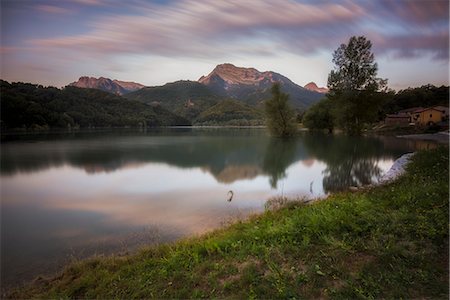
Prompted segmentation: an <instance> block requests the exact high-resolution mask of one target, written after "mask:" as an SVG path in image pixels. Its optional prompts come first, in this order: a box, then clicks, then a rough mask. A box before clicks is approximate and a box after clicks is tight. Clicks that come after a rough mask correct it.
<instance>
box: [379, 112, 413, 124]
mask: <svg viewBox="0 0 450 300" xmlns="http://www.w3.org/2000/svg"><path fill="white" fill-rule="evenodd" d="M410 122H411V116H410V115H409V114H406V113H398V114H392V115H386V118H385V119H384V123H385V124H386V125H408V124H409V123H410Z"/></svg>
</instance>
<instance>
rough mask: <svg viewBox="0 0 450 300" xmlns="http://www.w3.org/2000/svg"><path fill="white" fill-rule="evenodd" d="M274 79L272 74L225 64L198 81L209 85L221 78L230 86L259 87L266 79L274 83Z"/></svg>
mask: <svg viewBox="0 0 450 300" xmlns="http://www.w3.org/2000/svg"><path fill="white" fill-rule="evenodd" d="M272 77H273V76H272V72H260V71H258V70H256V69H255V68H243V67H236V66H235V65H233V64H230V63H225V64H220V65H217V66H216V67H215V68H214V70H212V72H211V73H209V74H208V75H207V76H202V77H200V79H199V80H198V81H199V82H200V83H203V84H206V85H208V84H210V83H211V81H213V80H217V79H218V78H220V79H222V80H223V81H224V82H225V83H226V84H228V85H233V84H244V85H258V84H259V83H260V82H261V81H262V80H264V79H267V80H269V81H272V82H273V79H272Z"/></svg>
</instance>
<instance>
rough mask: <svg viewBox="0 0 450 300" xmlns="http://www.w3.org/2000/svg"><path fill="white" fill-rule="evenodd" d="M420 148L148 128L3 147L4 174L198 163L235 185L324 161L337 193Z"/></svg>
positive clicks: (393, 142) (328, 186) (328, 182)
mask: <svg viewBox="0 0 450 300" xmlns="http://www.w3.org/2000/svg"><path fill="white" fill-rule="evenodd" d="M414 147H415V145H408V144H407V143H406V142H405V140H400V142H399V140H398V139H395V138H384V139H378V138H351V137H345V136H327V135H312V134H304V135H303V136H301V137H299V138H296V139H291V140H281V139H276V138H270V137H268V136H267V135H266V134H265V132H264V130H224V129H221V130H192V129H184V130H181V131H180V130H168V131H162V132H150V133H145V132H142V133H138V132H131V133H130V132H128V133H117V132H116V133H114V132H113V133H101V134H93V133H90V134H83V133H77V134H71V135H63V136H62V137H57V138H55V137H54V136H53V137H44V139H43V140H39V139H37V140H36V139H35V140H34V141H33V142H32V143H30V140H28V141H27V142H17V141H12V142H7V143H3V145H2V152H1V162H2V164H1V174H2V175H14V174H16V173H17V172H33V171H39V170H43V169H47V168H51V167H57V166H62V165H66V164H68V165H70V166H73V167H78V168H82V169H84V170H85V171H86V172H87V173H89V174H94V173H98V172H112V171H115V170H117V169H122V168H134V167H136V166H139V165H141V164H146V163H151V162H160V163H166V164H169V165H172V166H176V167H179V168H194V167H199V168H202V169H203V170H206V171H208V172H210V173H211V174H212V175H213V176H214V177H215V178H216V180H218V181H219V182H223V183H231V182H234V181H236V180H240V179H252V178H255V177H257V176H259V175H268V176H269V177H270V183H271V186H272V187H274V188H276V186H277V182H278V181H279V180H280V179H282V178H283V177H285V176H286V169H287V168H288V167H289V166H290V165H291V164H293V163H294V162H296V161H299V160H303V161H307V162H311V159H314V158H316V159H319V160H321V161H323V162H325V163H326V164H327V165H328V167H327V169H326V171H325V173H324V175H325V178H324V188H325V190H326V191H335V190H340V189H342V188H345V187H348V186H351V185H361V184H366V183H370V182H371V180H372V179H373V178H374V177H377V176H379V175H380V170H379V169H377V166H376V162H377V160H378V159H382V158H386V159H391V158H395V157H398V156H400V155H401V154H403V153H405V152H407V151H412V150H413V149H414Z"/></svg>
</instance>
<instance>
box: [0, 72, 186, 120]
mask: <svg viewBox="0 0 450 300" xmlns="http://www.w3.org/2000/svg"><path fill="white" fill-rule="evenodd" d="M0 84H1V92H2V97H1V108H2V110H1V122H2V128H19V127H20V128H53V127H58V128H78V127H124V126H130V127H152V126H166V125H188V124H189V122H188V121H187V120H186V119H184V118H181V117H179V116H176V115H174V114H173V113H170V112H169V111H167V110H165V109H163V108H160V107H151V106H149V105H146V104H143V103H140V102H137V101H131V100H127V99H125V98H122V97H120V96H116V95H113V94H110V93H107V92H103V91H100V90H95V89H82V88H76V87H70V86H68V87H65V88H64V89H62V90H60V89H57V88H55V87H43V86H40V85H34V84H30V83H11V84H10V83H8V82H6V81H1V82H0Z"/></svg>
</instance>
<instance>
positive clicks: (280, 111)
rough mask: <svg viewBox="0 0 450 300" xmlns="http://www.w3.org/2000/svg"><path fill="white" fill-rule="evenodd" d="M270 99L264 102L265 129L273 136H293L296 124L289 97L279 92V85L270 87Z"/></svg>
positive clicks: (275, 84)
mask: <svg viewBox="0 0 450 300" xmlns="http://www.w3.org/2000/svg"><path fill="white" fill-rule="evenodd" d="M271 92H272V99H270V100H267V101H266V102H265V109H266V119H267V127H268V128H269V130H270V132H271V133H272V135H274V136H278V137H289V136H292V135H294V133H295V131H296V128H297V124H296V122H295V112H294V110H293V109H292V108H291V107H290V106H289V103H288V99H289V95H288V94H285V93H283V92H281V88H280V83H274V84H273V85H272V90H271Z"/></svg>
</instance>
